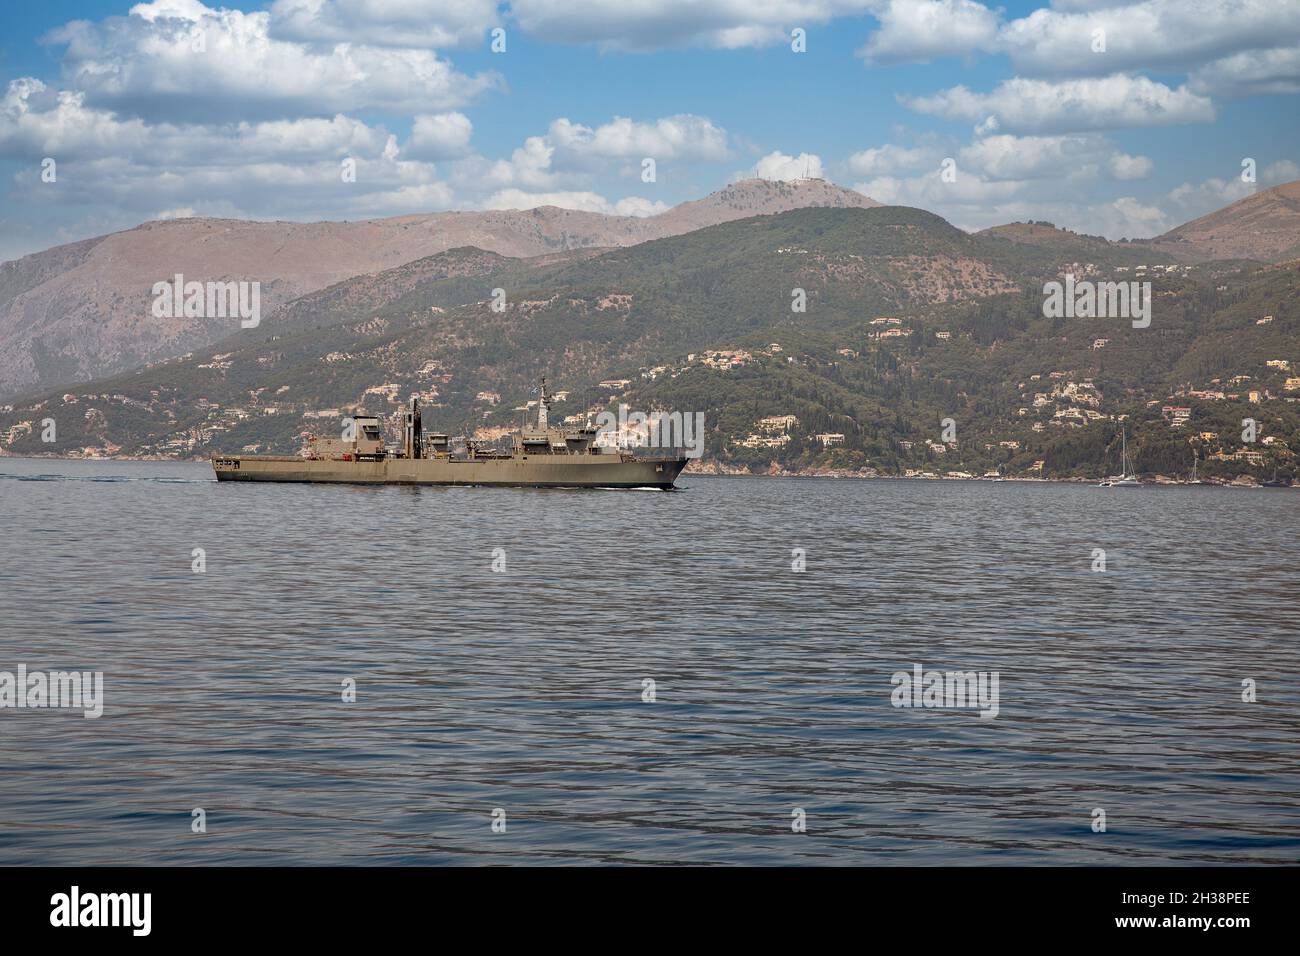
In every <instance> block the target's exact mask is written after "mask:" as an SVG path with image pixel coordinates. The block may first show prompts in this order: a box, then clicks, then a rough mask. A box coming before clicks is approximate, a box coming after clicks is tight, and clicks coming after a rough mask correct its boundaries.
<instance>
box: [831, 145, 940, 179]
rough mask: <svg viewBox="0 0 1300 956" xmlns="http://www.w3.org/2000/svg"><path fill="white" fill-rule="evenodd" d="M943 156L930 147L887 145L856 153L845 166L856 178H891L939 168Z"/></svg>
mask: <svg viewBox="0 0 1300 956" xmlns="http://www.w3.org/2000/svg"><path fill="white" fill-rule="evenodd" d="M941 158H942V157H941V155H940V153H939V151H938V150H937V149H934V148H932V147H928V146H916V147H910V148H909V147H906V146H896V145H894V144H893V143H886V144H885V145H884V146H879V147H875V148H873V149H864V150H862V151H861V152H857V153H854V154H853V155H852V156H850V157H849V158H848V162H847V163H846V164H845V165H846V166H847V167H848V170H849V172H850V173H852V174H853V175H854V176H889V175H893V174H896V173H913V174H915V173H919V172H921V171H922V168H925V169H931V168H938V165H939V160H940V159H941Z"/></svg>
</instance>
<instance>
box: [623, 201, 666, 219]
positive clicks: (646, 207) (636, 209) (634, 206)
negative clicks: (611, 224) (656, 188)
mask: <svg viewBox="0 0 1300 956" xmlns="http://www.w3.org/2000/svg"><path fill="white" fill-rule="evenodd" d="M668 209H669V206H668V204H667V203H666V202H664V201H663V200H661V199H656V200H654V201H651V200H649V199H643V198H642V197H640V196H628V197H627V198H625V199H620V200H619V201H618V202H616V203H615V204H614V212H615V213H617V214H618V215H620V216H638V217H645V216H657V215H659V214H660V213H663V212H667V211H668Z"/></svg>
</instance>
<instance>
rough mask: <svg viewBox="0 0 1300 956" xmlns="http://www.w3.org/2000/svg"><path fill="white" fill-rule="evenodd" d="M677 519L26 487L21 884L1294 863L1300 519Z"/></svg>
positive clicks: (1004, 495) (934, 513) (35, 474)
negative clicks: (75, 700)
mask: <svg viewBox="0 0 1300 956" xmlns="http://www.w3.org/2000/svg"><path fill="white" fill-rule="evenodd" d="M681 485H682V490H681V491H679V492H676V493H672V494H665V493H662V492H636V491H633V492H623V491H585V492H584V491H564V490H506V489H503V490H488V489H439V488H423V489H412V488H357V487H333V488H331V487H312V486H292V485H284V486H275V485H230V484H222V485H218V484H217V483H215V482H214V481H212V480H211V471H210V470H209V469H208V468H207V466H202V465H193V464H169V463H92V462H56V461H30V460H18V459H0V519H3V533H4V538H3V544H2V545H0V587H2V591H0V593H3V595H4V607H3V614H2V616H0V670H8V671H14V670H15V669H16V667H17V665H18V664H20V663H23V664H26V665H27V667H28V668H29V670H55V669H58V670H64V669H72V668H79V669H87V670H102V671H103V672H104V679H105V696H106V704H105V711H104V715H103V716H102V717H101V718H99V719H97V720H91V719H85V718H84V717H82V716H81V714H80V712H67V711H50V710H43V711H37V710H0V761H3V768H4V770H3V772H2V773H0V864H23V863H46V864H110V863H128V864H132V863H164V864H165V863H171V864H181V863H186V864H209V863H267V864H271V863H277V864H359V863H397V864H415V863H423V864H481V863H528V864H543V863H546V864H554V863H566V864H598V863H620V862H622V863H660V864H681V863H690V864H701V863H750V864H783V863H805V864H813V863H818V864H825V863H834V864H927V865H929V864H982V863H1008V864H1009V863H1075V864H1154V863H1247V862H1271V863H1295V862H1296V861H1297V859H1300V761H1298V760H1297V751H1298V750H1300V706H1297V705H1298V704H1300V677H1298V676H1297V665H1298V664H1300V583H1298V582H1297V575H1296V569H1297V565H1298V563H1300V562H1298V561H1297V559H1298V558H1300V544H1298V543H1297V542H1298V536H1300V492H1290V491H1273V490H1253V491H1252V490H1229V489H1215V488H1143V489H1139V490H1136V491H1110V490H1105V489H1098V488H1093V487H1086V486H1074V485H1047V484H1015V483H1005V484H991V483H983V482H979V483H975V482H969V483H957V482H919V481H835V480H823V479H776V480H773V479H726V478H693V477H690V476H687V477H685V478H684V479H683V480H682V481H681ZM195 548H202V549H203V550H204V552H205V555H206V572H205V573H201V574H199V573H194V571H193V570H192V567H191V564H192V561H193V558H192V556H191V555H192V552H193V549H195ZM497 548H501V549H504V555H505V571H504V572H496V571H493V569H492V566H493V558H494V555H493V551H494V549H497ZM795 548H802V549H804V551H805V552H806V559H805V560H806V571H804V572H803V573H796V572H795V571H793V570H792V569H791V562H792V554H791V552H792V550H793V549H795ZM1095 548H1101V549H1104V550H1105V552H1106V563H1107V570H1106V571H1105V572H1104V573H1097V572H1094V571H1092V570H1091V567H1092V564H1093V549H1095ZM914 663H920V664H922V665H924V666H925V667H926V668H927V669H929V668H936V669H945V670H948V669H953V670H988V671H997V672H998V673H999V687H1000V704H999V713H998V715H997V716H996V717H995V718H993V719H987V720H985V719H981V718H980V717H979V716H978V714H977V713H975V712H973V711H971V710H939V709H904V708H895V707H893V706H892V705H891V691H892V689H893V688H892V686H891V682H890V680H891V675H892V674H894V673H895V672H896V671H900V670H908V671H910V670H911V668H912V665H913V664H914ZM349 678H351V679H353V680H355V682H356V701H355V703H345V702H344V701H343V700H342V685H343V681H345V680H346V679H349ZM1247 678H1249V679H1253V680H1255V681H1256V682H1257V687H1258V691H1257V693H1258V701H1257V702H1255V703H1243V702H1242V700H1241V693H1242V686H1241V685H1242V681H1243V680H1244V679H1247ZM647 679H651V680H653V681H654V682H655V697H656V699H655V701H654V702H653V703H648V702H645V701H643V699H642V697H643V681H645V680H647ZM196 807H202V808H204V810H205V811H206V816H207V832H206V833H201V834H196V833H193V832H191V811H192V810H193V809H194V808H196ZM498 808H500V809H501V810H504V811H505V822H506V829H505V832H504V833H497V832H493V829H492V821H493V811H494V810H496V809H498ZM796 808H800V809H802V810H803V811H804V812H805V813H806V819H807V832H806V833H795V832H792V829H791V821H792V813H793V811H794V810H795V809H796ZM1098 808H1100V809H1103V810H1104V811H1105V813H1106V832H1104V833H1096V832H1093V828H1092V825H1093V819H1094V817H1093V811H1094V809H1098Z"/></svg>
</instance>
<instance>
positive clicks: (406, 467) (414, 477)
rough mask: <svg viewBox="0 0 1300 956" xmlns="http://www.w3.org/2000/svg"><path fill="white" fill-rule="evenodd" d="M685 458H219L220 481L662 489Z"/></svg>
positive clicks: (215, 459)
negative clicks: (346, 459)
mask: <svg viewBox="0 0 1300 956" xmlns="http://www.w3.org/2000/svg"><path fill="white" fill-rule="evenodd" d="M685 466H686V459H685V458H657V459H656V458H644V459H630V458H625V457H624V456H622V455H617V454H613V455H531V456H526V457H522V458H520V457H514V458H446V457H441V458H384V459H382V460H380V461H339V460H327V459H311V458H292V457H278V456H272V455H229V456H215V455H214V456H213V458H212V468H213V471H215V472H216V475H217V481H284V482H328V483H337V484H364V485H500V486H503V487H515V488H521V487H522V488H661V489H663V490H665V491H666V490H668V489H670V488H672V487H673V482H674V481H675V480H676V479H677V476H678V475H679V474H680V473H681V470H682V469H683V468H684V467H685Z"/></svg>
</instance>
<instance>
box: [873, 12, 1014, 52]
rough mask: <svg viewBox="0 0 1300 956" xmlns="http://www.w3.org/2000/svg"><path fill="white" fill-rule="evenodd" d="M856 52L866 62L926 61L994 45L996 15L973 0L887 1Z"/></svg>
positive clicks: (989, 47)
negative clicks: (875, 25) (872, 30)
mask: <svg viewBox="0 0 1300 956" xmlns="http://www.w3.org/2000/svg"><path fill="white" fill-rule="evenodd" d="M874 13H875V16H876V19H878V20H879V21H880V29H879V30H877V31H876V32H875V33H873V34H872V35H871V36H870V37H869V38H868V39H867V42H866V44H865V45H864V46H863V47H862V48H861V49H860V50H858V55H859V56H860V57H862V58H863V59H864V60H866V61H867V62H868V63H926V62H929V61H930V60H934V59H938V58H939V57H945V56H967V55H969V54H972V53H976V52H979V51H988V50H991V49H993V48H994V47H995V45H996V41H997V36H998V25H999V16H998V14H997V13H995V12H994V11H992V10H990V9H989V8H988V7H986V6H984V5H983V4H981V3H976V2H974V0H888V2H887V3H885V5H884V6H883V8H880V9H877V10H875V11H874Z"/></svg>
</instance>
